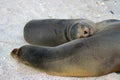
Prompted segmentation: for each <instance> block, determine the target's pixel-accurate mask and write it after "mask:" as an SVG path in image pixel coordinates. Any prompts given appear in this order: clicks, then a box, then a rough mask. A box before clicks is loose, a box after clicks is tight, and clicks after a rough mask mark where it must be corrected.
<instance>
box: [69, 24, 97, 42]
mask: <svg viewBox="0 0 120 80" xmlns="http://www.w3.org/2000/svg"><path fill="white" fill-rule="evenodd" d="M94 33H95V23H92V22H91V23H87V22H79V23H76V24H74V25H73V26H72V27H71V29H70V30H69V35H70V39H71V40H73V39H79V38H85V37H89V36H91V35H93V34H94Z"/></svg>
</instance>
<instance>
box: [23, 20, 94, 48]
mask: <svg viewBox="0 0 120 80" xmlns="http://www.w3.org/2000/svg"><path fill="white" fill-rule="evenodd" d="M94 27H95V23H94V22H92V21H90V20H87V19H45V20H32V21H29V22H28V23H27V24H26V25H25V27H24V39H25V40H26V41H27V42H28V43H30V44H36V45H43V46H57V45H60V44H63V43H66V42H68V41H71V40H74V39H78V38H85V37H88V36H91V35H93V34H94V32H95V31H96V30H95V28H94Z"/></svg>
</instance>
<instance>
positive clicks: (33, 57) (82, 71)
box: [11, 23, 120, 77]
mask: <svg viewBox="0 0 120 80" xmlns="http://www.w3.org/2000/svg"><path fill="white" fill-rule="evenodd" d="M108 27H109V28H106V29H104V30H102V31H100V32H98V33H97V34H94V35H93V36H91V37H88V38H82V39H76V40H72V41H70V42H67V43H65V44H62V45H59V46H56V47H45V46H31V45H26V46H22V47H21V48H19V49H14V50H13V51H12V52H11V55H12V56H13V57H14V58H15V59H17V60H18V61H21V62H23V63H25V64H28V65H31V66H33V67H36V68H38V69H40V70H41V71H43V72H46V73H48V74H51V75H58V76H80V77H96V76H102V75H105V74H108V73H112V72H117V71H120V23H118V24H114V25H113V24H112V25H109V26H108Z"/></svg>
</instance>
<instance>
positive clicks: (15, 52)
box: [11, 48, 19, 58]
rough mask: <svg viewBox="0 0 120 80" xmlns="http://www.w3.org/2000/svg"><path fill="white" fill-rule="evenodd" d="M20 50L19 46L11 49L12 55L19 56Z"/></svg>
mask: <svg viewBox="0 0 120 80" xmlns="http://www.w3.org/2000/svg"><path fill="white" fill-rule="evenodd" d="M18 51H19V49H18V48H15V49H13V50H12V51H11V56H12V57H13V58H17V55H18Z"/></svg>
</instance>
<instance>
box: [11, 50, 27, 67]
mask: <svg viewBox="0 0 120 80" xmlns="http://www.w3.org/2000/svg"><path fill="white" fill-rule="evenodd" d="M25 54H26V51H23V48H15V49H13V50H12V51H11V56H12V57H13V58H14V59H16V60H17V61H18V62H22V63H24V64H26V65H29V63H28V62H27V60H26V58H25Z"/></svg>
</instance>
